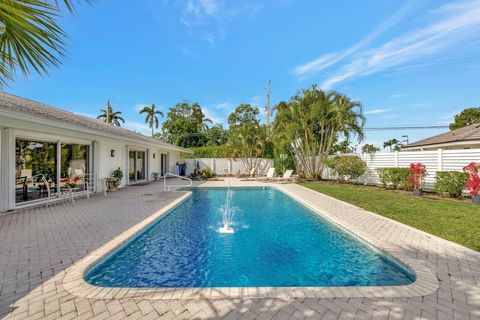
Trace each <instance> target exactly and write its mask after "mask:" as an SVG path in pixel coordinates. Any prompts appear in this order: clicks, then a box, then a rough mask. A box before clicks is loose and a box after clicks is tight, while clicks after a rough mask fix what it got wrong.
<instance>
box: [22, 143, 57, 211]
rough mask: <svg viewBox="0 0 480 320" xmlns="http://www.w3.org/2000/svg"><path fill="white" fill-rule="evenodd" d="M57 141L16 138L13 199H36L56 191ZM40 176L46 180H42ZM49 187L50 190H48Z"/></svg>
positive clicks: (23, 200)
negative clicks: (45, 181)
mask: <svg viewBox="0 0 480 320" xmlns="http://www.w3.org/2000/svg"><path fill="white" fill-rule="evenodd" d="M56 171H57V143H56V142H48V141H36V140H26V139H17V140H16V143H15V175H16V177H15V178H16V179H15V201H16V202H17V203H21V202H25V201H30V200H37V199H41V198H44V197H47V196H48V191H50V192H51V193H55V192H56V185H57V181H56V180H57V179H56V177H57V172H56ZM41 176H44V177H45V179H46V180H47V184H45V183H44V182H43V180H42V179H41ZM49 189H50V190H49Z"/></svg>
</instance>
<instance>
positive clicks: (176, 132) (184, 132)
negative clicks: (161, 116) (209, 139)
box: [162, 102, 212, 148]
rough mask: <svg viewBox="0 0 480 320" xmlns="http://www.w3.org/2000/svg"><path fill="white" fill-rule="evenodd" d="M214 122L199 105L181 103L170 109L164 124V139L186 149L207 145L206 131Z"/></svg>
mask: <svg viewBox="0 0 480 320" xmlns="http://www.w3.org/2000/svg"><path fill="white" fill-rule="evenodd" d="M209 123H212V120H210V119H208V118H206V117H205V114H204V113H203V111H202V107H201V106H200V105H199V104H198V103H189V102H181V103H177V104H176V105H175V106H174V107H172V108H170V110H169V111H168V113H167V119H166V120H165V121H164V122H163V124H162V131H163V137H164V139H165V140H166V141H167V142H169V143H173V144H176V145H178V146H182V147H184V148H190V147H201V146H203V145H205V141H206V139H205V131H206V130H207V129H208V124H209Z"/></svg>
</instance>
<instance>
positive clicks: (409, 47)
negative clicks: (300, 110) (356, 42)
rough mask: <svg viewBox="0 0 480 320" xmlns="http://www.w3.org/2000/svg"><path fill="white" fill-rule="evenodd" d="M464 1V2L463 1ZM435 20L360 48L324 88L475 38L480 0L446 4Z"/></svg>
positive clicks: (478, 26) (324, 84)
mask: <svg viewBox="0 0 480 320" xmlns="http://www.w3.org/2000/svg"><path fill="white" fill-rule="evenodd" d="M462 3H464V2H462ZM434 18H435V21H434V22H431V23H430V24H428V25H426V26H424V27H422V28H418V29H416V30H413V31H412V32H409V33H407V34H404V35H402V36H399V37H397V38H395V39H393V40H391V41H388V42H386V43H384V44H383V45H381V46H379V47H376V48H373V49H365V50H363V51H360V52H359V53H358V54H357V55H356V57H355V59H353V60H352V61H351V62H349V63H348V64H346V65H343V66H342V67H341V68H340V69H339V70H338V71H337V72H336V73H334V74H333V75H332V76H331V77H330V78H328V79H326V80H325V81H324V82H323V83H322V84H321V87H322V88H326V89H328V88H331V87H332V85H334V84H336V83H339V82H342V81H345V80H347V79H351V78H357V77H361V76H367V75H371V74H373V73H376V72H380V71H384V70H386V69H389V68H392V67H395V66H399V65H401V64H402V63H405V62H408V61H411V60H414V59H418V58H422V57H426V56H430V55H432V54H435V53H438V52H440V51H441V50H443V49H445V48H449V47H454V46H455V45H456V44H458V43H459V42H465V41H468V40H469V39H474V38H475V37H477V36H478V32H480V1H479V0H476V1H471V2H468V5H466V4H465V5H461V4H458V5H457V6H453V7H452V6H448V5H447V6H444V7H441V8H439V9H438V10H436V11H435V14H434Z"/></svg>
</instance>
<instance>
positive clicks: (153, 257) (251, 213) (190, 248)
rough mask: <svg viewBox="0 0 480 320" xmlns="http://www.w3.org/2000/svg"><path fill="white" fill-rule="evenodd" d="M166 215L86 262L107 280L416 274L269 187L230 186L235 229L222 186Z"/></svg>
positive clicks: (360, 282) (342, 282) (408, 279)
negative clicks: (225, 211)
mask: <svg viewBox="0 0 480 320" xmlns="http://www.w3.org/2000/svg"><path fill="white" fill-rule="evenodd" d="M192 192H193V195H192V197H190V198H189V199H187V200H186V201H185V202H183V203H182V204H181V205H179V206H178V207H176V208H175V209H174V210H173V211H171V212H170V213H169V214H168V215H167V216H165V217H163V218H162V219H160V220H159V221H157V222H155V223H154V224H153V225H151V226H150V227H149V228H147V229H146V230H145V231H144V232H143V233H141V234H140V235H138V236H137V237H136V238H134V239H133V240H132V241H130V242H128V243H127V244H126V245H125V246H123V247H121V248H120V249H119V250H117V251H116V252H114V253H113V254H112V255H111V256H109V257H108V258H107V259H105V260H104V261H103V262H101V263H100V264H98V265H97V266H95V267H94V268H93V269H91V270H90V271H89V272H88V274H87V275H86V280H87V281H88V282H89V283H91V284H94V285H98V286H106V287H135V288H144V287H248V286H252V287H253V286H256V287H261V286H383V285H403V284H409V283H412V282H413V281H414V279H415V278H414V276H413V274H412V273H411V272H409V271H408V270H407V269H406V268H405V267H403V266H402V265H400V264H399V263H396V262H394V261H393V259H392V258H389V257H387V256H386V255H385V254H383V253H381V252H379V251H377V250H374V249H373V248H371V247H370V246H367V245H366V244H365V243H363V242H361V241H359V240H358V239H356V238H355V237H354V236H352V235H350V234H349V233H346V232H345V231H343V230H341V229H339V228H338V227H337V226H334V225H333V224H332V223H330V222H328V221H326V220H325V219H324V218H322V217H320V216H319V215H317V214H316V213H314V212H313V211H311V210H310V209H307V208H306V207H304V206H302V205H301V204H300V203H298V202H296V201H295V200H293V199H291V198H290V197H288V196H286V195H285V194H283V193H282V192H280V191H278V190H275V189H270V188H264V189H260V188H248V189H244V188H241V189H234V191H233V198H232V203H233V205H234V206H237V207H239V208H240V211H239V212H238V213H237V214H236V215H235V217H234V223H233V225H232V226H233V228H234V229H235V233H234V234H220V233H218V231H217V230H218V228H219V227H220V226H221V221H222V216H221V214H220V212H219V207H220V206H221V205H222V204H223V203H224V202H225V198H226V193H227V189H223V188H221V189H218V188H210V189H198V190H197V189H194V190H192Z"/></svg>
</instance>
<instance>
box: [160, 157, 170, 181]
mask: <svg viewBox="0 0 480 320" xmlns="http://www.w3.org/2000/svg"><path fill="white" fill-rule="evenodd" d="M167 172H168V171H167V155H166V154H165V153H162V154H161V155H160V175H161V176H162V177H163V176H164V175H165V173H167Z"/></svg>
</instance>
